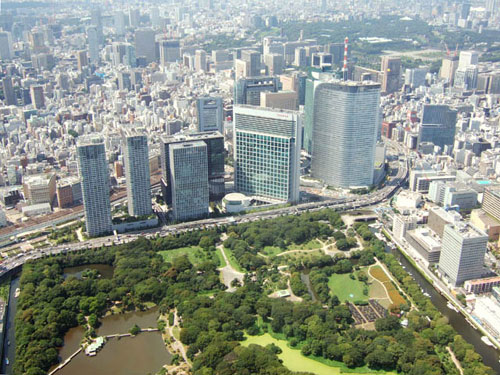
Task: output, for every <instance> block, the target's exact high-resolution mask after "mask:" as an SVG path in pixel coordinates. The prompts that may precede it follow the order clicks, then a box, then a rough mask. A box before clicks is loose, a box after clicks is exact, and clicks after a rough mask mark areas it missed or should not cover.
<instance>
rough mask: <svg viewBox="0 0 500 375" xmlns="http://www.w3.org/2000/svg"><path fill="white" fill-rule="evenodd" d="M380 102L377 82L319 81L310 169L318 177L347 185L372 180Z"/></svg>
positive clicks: (365, 184)
mask: <svg viewBox="0 0 500 375" xmlns="http://www.w3.org/2000/svg"><path fill="white" fill-rule="evenodd" d="M306 101H307V100H306ZM379 106H380V84H378V83H373V82H352V81H337V82H321V83H320V84H318V86H317V87H316V89H315V93H314V112H313V128H312V166H311V171H312V175H313V176H314V177H315V178H318V179H320V180H323V181H324V182H325V183H326V184H328V185H333V186H340V187H344V188H348V187H357V186H369V185H371V184H372V183H373V170H374V158H375V144H376V142H377V130H378V128H379V126H378V124H379V121H380V115H379V113H380V110H379Z"/></svg>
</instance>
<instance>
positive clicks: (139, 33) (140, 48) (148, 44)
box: [135, 28, 156, 63]
mask: <svg viewBox="0 0 500 375" xmlns="http://www.w3.org/2000/svg"><path fill="white" fill-rule="evenodd" d="M135 55H136V57H141V56H142V57H145V58H146V61H147V62H148V63H150V62H153V61H155V60H156V43H155V31H154V30H153V29H146V28H144V29H137V30H136V31H135Z"/></svg>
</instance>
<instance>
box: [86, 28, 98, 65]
mask: <svg viewBox="0 0 500 375" xmlns="http://www.w3.org/2000/svg"><path fill="white" fill-rule="evenodd" d="M87 43H88V45H89V60H90V62H91V63H92V64H98V63H99V33H98V31H97V28H96V27H95V26H89V27H87Z"/></svg>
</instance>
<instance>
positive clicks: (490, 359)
mask: <svg viewBox="0 0 500 375" xmlns="http://www.w3.org/2000/svg"><path fill="white" fill-rule="evenodd" d="M392 254H393V255H394V256H395V257H396V258H397V259H398V260H399V262H400V263H401V265H403V266H404V267H405V268H406V272H408V273H410V275H411V276H412V277H413V278H414V279H415V281H416V282H417V283H418V284H419V285H420V287H421V288H422V289H423V290H424V292H426V293H429V295H430V296H431V297H430V298H431V301H432V304H433V305H434V306H436V308H437V309H438V310H439V311H441V313H442V314H443V315H444V316H446V317H447V318H448V320H449V322H450V324H451V326H452V327H453V328H454V329H455V331H457V332H458V333H459V334H460V335H462V337H463V338H464V339H465V340H466V341H467V342H468V343H470V344H472V345H473V346H474V348H475V349H476V352H477V353H479V354H481V356H482V357H483V362H484V363H485V364H486V365H487V366H490V367H491V368H493V370H495V372H496V373H497V374H500V363H499V362H498V360H499V352H498V351H497V350H496V349H494V348H493V347H490V346H488V345H486V344H485V343H484V342H483V341H482V340H481V336H482V334H481V332H480V331H478V330H476V329H474V328H473V327H472V326H471V325H470V324H469V323H468V322H467V320H466V319H465V317H464V316H463V315H462V314H460V313H458V312H455V311H453V310H451V309H449V308H448V307H447V306H446V304H447V303H448V300H447V299H446V298H445V297H443V296H442V295H441V294H439V292H437V291H436V289H434V287H433V286H432V285H431V284H430V283H429V282H428V281H427V280H426V279H425V278H424V277H423V276H422V275H421V274H420V273H419V272H418V271H417V270H416V269H415V267H414V266H413V265H412V264H411V263H410V262H409V261H408V260H407V259H406V258H405V257H404V256H403V254H401V253H400V252H399V250H397V249H395V250H392Z"/></svg>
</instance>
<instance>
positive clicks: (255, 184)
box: [233, 105, 302, 202]
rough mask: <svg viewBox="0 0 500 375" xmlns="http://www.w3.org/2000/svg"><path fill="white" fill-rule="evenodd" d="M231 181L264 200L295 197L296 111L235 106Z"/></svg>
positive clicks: (297, 176)
mask: <svg viewBox="0 0 500 375" xmlns="http://www.w3.org/2000/svg"><path fill="white" fill-rule="evenodd" d="M233 113H234V147H235V150H234V165H235V174H234V175H235V178H234V185H235V190H236V191H237V192H240V193H243V194H246V195H248V196H257V197H261V198H263V199H264V200H265V199H269V200H275V201H284V202H298V201H299V183H300V145H301V143H302V142H301V139H302V130H301V128H302V126H301V117H300V114H299V113H298V112H295V111H288V110H275V109H271V108H261V107H253V106H246V105H239V106H235V107H234V109H233Z"/></svg>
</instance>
